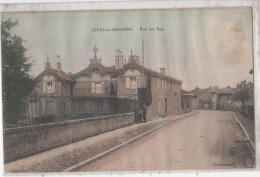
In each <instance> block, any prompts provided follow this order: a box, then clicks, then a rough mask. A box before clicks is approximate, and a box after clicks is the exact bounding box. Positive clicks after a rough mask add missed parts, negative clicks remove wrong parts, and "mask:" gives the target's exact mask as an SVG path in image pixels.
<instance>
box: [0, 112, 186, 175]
mask: <svg viewBox="0 0 260 177" xmlns="http://www.w3.org/2000/svg"><path fill="white" fill-rule="evenodd" d="M187 115H189V114H187ZM187 115H186V116H187ZM182 116H185V115H181V116H172V117H167V118H157V119H155V120H153V121H149V122H147V123H139V124H135V125H131V126H128V127H124V128H120V129H117V130H114V131H111V132H107V133H104V134H101V135H98V136H94V137H90V138H87V139H85V140H82V141H79V142H76V143H73V144H70V145H66V146H63V147H59V148H55V149H52V150H50V151H46V152H43V153H41V154H37V155H34V156H31V157H27V158H24V159H20V160H17V161H14V162H11V163H7V164H5V167H4V168H5V172H11V173H23V172H61V171H63V170H64V169H66V168H68V167H70V166H72V165H74V164H77V163H79V162H82V161H84V160H86V159H88V158H91V157H94V156H95V155H97V154H99V153H101V152H104V151H106V150H108V149H110V148H112V147H114V146H116V145H119V144H121V143H124V142H125V141H127V140H129V139H131V138H133V137H135V136H138V135H140V134H142V133H144V132H146V131H149V130H151V129H153V128H155V127H157V126H159V125H162V124H164V123H166V122H168V121H170V120H173V119H176V118H179V117H182Z"/></svg>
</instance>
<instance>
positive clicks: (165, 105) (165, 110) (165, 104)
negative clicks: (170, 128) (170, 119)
mask: <svg viewBox="0 0 260 177" xmlns="http://www.w3.org/2000/svg"><path fill="white" fill-rule="evenodd" d="M164 108H165V109H164V115H165V116H167V98H165V102H164Z"/></svg>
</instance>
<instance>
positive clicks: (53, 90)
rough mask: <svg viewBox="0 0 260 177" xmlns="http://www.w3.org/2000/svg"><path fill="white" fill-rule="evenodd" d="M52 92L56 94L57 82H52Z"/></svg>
mask: <svg viewBox="0 0 260 177" xmlns="http://www.w3.org/2000/svg"><path fill="white" fill-rule="evenodd" d="M52 92H55V82H52Z"/></svg>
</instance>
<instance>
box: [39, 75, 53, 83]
mask: <svg viewBox="0 0 260 177" xmlns="http://www.w3.org/2000/svg"><path fill="white" fill-rule="evenodd" d="M42 81H43V82H52V81H56V79H55V77H54V76H53V75H48V74H46V75H44V76H43V77H42Z"/></svg>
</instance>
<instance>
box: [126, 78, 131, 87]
mask: <svg viewBox="0 0 260 177" xmlns="http://www.w3.org/2000/svg"><path fill="white" fill-rule="evenodd" d="M125 82H126V88H130V78H129V77H126V78H125Z"/></svg>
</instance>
